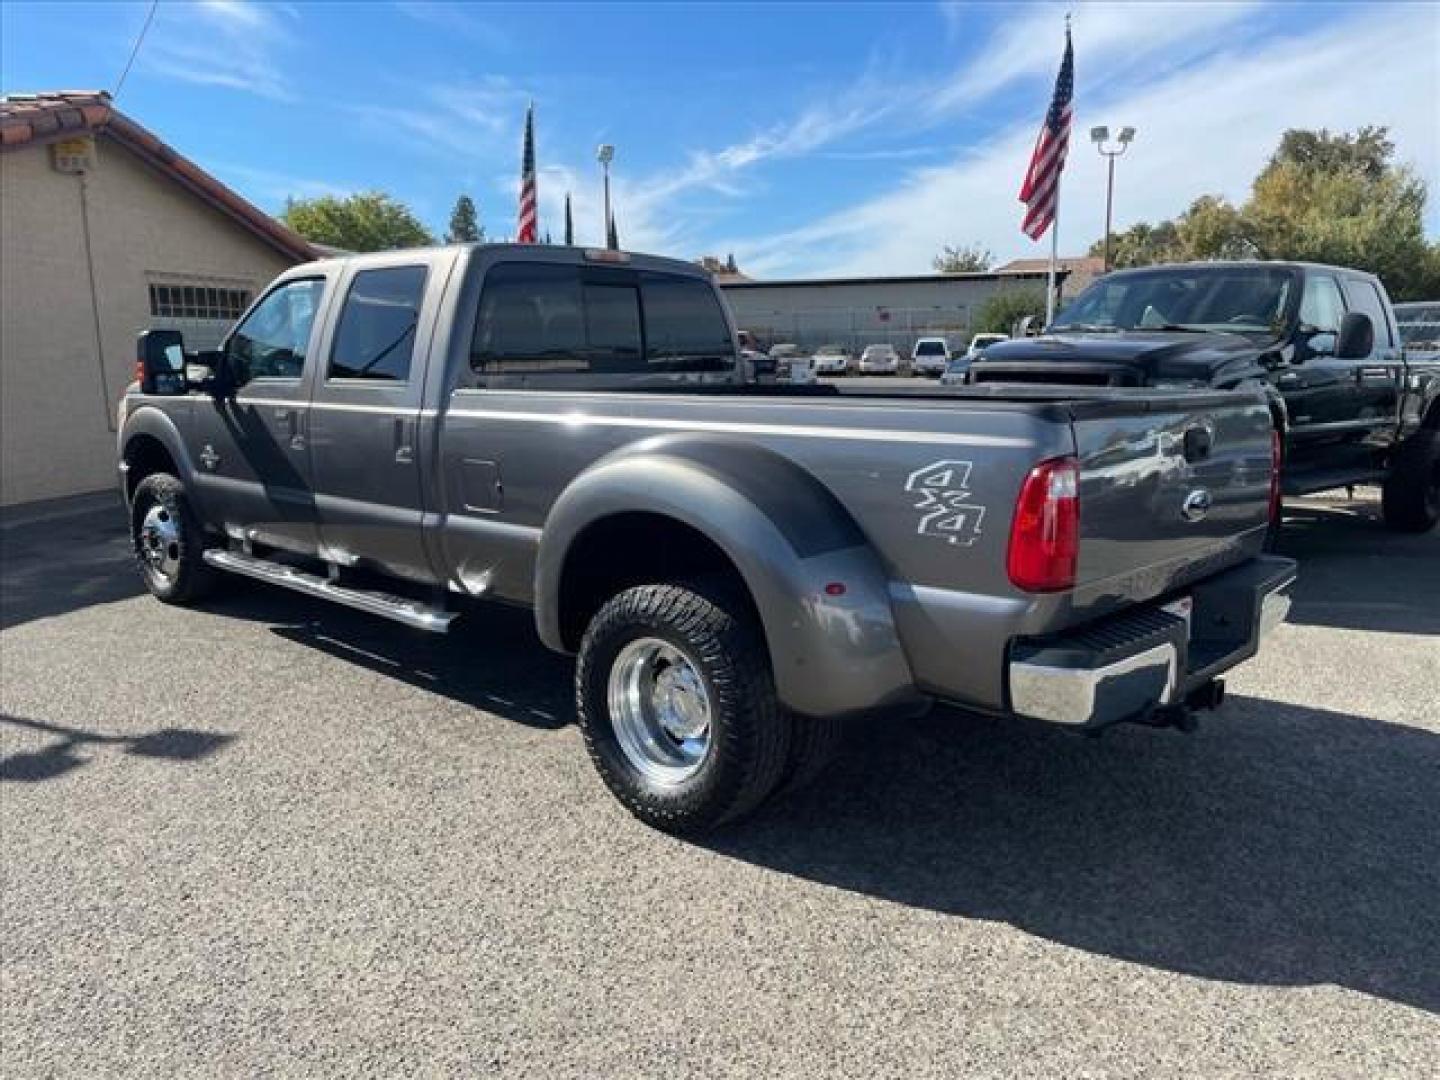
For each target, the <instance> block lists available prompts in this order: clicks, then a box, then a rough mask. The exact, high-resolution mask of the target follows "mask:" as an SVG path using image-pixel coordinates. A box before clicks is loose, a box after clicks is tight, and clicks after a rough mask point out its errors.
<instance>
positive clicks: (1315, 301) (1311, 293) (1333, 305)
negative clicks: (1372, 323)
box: [1300, 276, 1380, 334]
mask: <svg viewBox="0 0 1440 1080" xmlns="http://www.w3.org/2000/svg"><path fill="white" fill-rule="evenodd" d="M1344 317H1345V303H1344V301H1342V300H1341V299H1340V286H1338V285H1336V284H1335V279H1334V278H1332V277H1319V276H1317V277H1311V278H1309V279H1307V280H1306V282H1305V295H1304V296H1302V297H1301V298H1300V321H1301V322H1302V323H1304V324H1305V325H1306V326H1308V327H1311V328H1313V329H1315V330H1323V331H1325V332H1326V333H1330V334H1335V333H1338V332H1339V330H1340V320H1341V319H1343V318H1344ZM1375 331H1376V333H1379V331H1380V328H1379V327H1378V326H1377V327H1376V328H1375Z"/></svg>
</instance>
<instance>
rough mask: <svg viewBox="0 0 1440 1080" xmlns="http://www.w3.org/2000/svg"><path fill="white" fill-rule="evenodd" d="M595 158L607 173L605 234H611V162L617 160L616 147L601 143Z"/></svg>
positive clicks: (601, 168)
mask: <svg viewBox="0 0 1440 1080" xmlns="http://www.w3.org/2000/svg"><path fill="white" fill-rule="evenodd" d="M595 160H596V161H598V162H600V171H601V172H602V173H604V174H605V236H606V237H607V239H608V237H609V236H610V162H612V161H614V160H615V147H614V146H612V145H610V143H601V144H600V145H599V146H597V147H596V148H595Z"/></svg>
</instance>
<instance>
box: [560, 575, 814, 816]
mask: <svg viewBox="0 0 1440 1080" xmlns="http://www.w3.org/2000/svg"><path fill="white" fill-rule="evenodd" d="M575 705H576V712H577V713H578V714H579V719H580V730H581V733H582V734H583V735H584V737H585V747H586V749H587V750H589V752H590V759H591V760H592V761H593V762H594V763H595V767H596V769H597V770H598V772H599V773H600V778H601V779H602V780H604V781H605V784H606V786H607V787H609V788H610V790H611V791H612V792H613V793H614V794H615V796H616V797H617V798H619V799H620V801H621V802H622V803H624V804H625V806H626V807H627V808H628V809H629V810H630V812H631V813H632V814H634V815H635V816H636V817H638V818H639V819H640V820H641V821H644V822H646V823H647V824H649V825H653V826H655V827H656V828H659V829H664V830H666V831H667V832H675V833H695V832H701V831H704V830H706V829H710V828H713V827H715V826H717V825H720V824H722V823H724V822H728V821H735V820H737V819H738V818H741V817H744V816H745V815H746V814H748V813H750V812H751V811H752V810H754V809H755V807H757V806H758V805H759V804H760V803H761V801H763V800H764V799H765V797H766V796H768V795H769V794H770V793H771V792H772V791H774V790H775V786H776V784H777V783H778V782H779V780H780V778H781V776H782V775H783V773H784V771H785V768H786V764H787V761H788V755H789V752H790V746H791V737H790V736H791V723H790V717H789V714H788V713H786V712H785V710H784V709H782V708H780V706H779V703H778V701H777V699H776V696H775V683H774V677H773V675H772V674H771V669H770V657H769V653H768V650H767V649H766V647H765V639H764V637H763V635H762V634H761V632H760V627H759V623H758V619H757V618H756V616H755V613H754V610H753V608H752V607H751V606H750V605H749V604H748V603H747V602H746V598H745V597H744V595H743V594H742V593H739V591H738V590H737V589H735V588H732V587H727V583H724V582H721V581H715V580H701V581H696V582H675V583H668V582H667V583H656V584H652V585H636V586H633V587H631V588H628V589H625V590H623V591H621V592H619V593H617V594H616V595H614V596H612V597H611V598H610V599H609V600H607V601H606V602H605V603H604V604H602V605H601V606H600V609H599V610H598V611H597V612H596V613H595V615H594V616H593V617H592V618H591V619H590V622H589V625H588V627H587V628H586V630H585V635H584V637H583V639H582V640H581V642H580V650H579V655H578V657H577V662H576V665H575Z"/></svg>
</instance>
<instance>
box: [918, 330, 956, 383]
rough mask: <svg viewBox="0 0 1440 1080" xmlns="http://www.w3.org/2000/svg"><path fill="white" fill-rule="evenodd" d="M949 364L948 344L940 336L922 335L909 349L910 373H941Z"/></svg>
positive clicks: (943, 372)
mask: <svg viewBox="0 0 1440 1080" xmlns="http://www.w3.org/2000/svg"><path fill="white" fill-rule="evenodd" d="M949 366H950V346H949V345H947V344H946V343H945V339H944V338H942V337H922V338H920V339H918V340H917V341H916V342H915V347H914V348H913V349H911V350H910V374H912V375H943V374H945V369H946V368H947V367H949Z"/></svg>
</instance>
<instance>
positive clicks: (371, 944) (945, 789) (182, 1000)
mask: <svg viewBox="0 0 1440 1080" xmlns="http://www.w3.org/2000/svg"><path fill="white" fill-rule="evenodd" d="M1374 510H1375V507H1374V503H1373V501H1366V500H1359V501H1354V502H1344V501H1338V502H1324V501H1315V500H1310V501H1305V502H1301V503H1295V504H1292V505H1291V506H1290V507H1289V514H1288V516H1289V519H1290V520H1289V523H1288V525H1287V529H1286V534H1285V541H1284V542H1285V545H1286V546H1287V547H1288V548H1289V549H1290V551H1291V552H1292V553H1294V554H1295V555H1297V556H1298V557H1299V558H1300V560H1301V563H1302V577H1301V582H1300V585H1299V589H1298V597H1297V603H1296V605H1295V607H1294V609H1293V610H1292V613H1291V618H1290V622H1289V624H1288V625H1286V626H1284V627H1282V628H1281V629H1280V630H1279V631H1277V633H1276V635H1275V636H1274V637H1273V638H1272V639H1271V640H1270V641H1269V642H1268V643H1267V646H1266V648H1265V650H1264V652H1263V654H1262V656H1261V657H1260V658H1258V659H1257V660H1255V661H1253V662H1251V663H1250V664H1248V665H1246V666H1245V667H1244V668H1242V669H1240V670H1239V671H1238V672H1236V673H1235V674H1234V675H1233V677H1232V678H1231V679H1230V698H1229V701H1228V702H1227V705H1226V707H1225V709H1224V710H1223V711H1222V712H1221V713H1219V714H1217V715H1213V716H1207V717H1206V718H1204V719H1203V720H1202V723H1201V727H1200V730H1199V731H1198V732H1197V733H1195V734H1193V735H1181V734H1178V733H1174V732H1161V731H1150V730H1141V729H1126V730H1118V731H1114V732H1112V733H1110V734H1108V735H1107V736H1106V737H1104V738H1101V739H1095V740H1091V739H1085V738H1080V737H1077V736H1074V735H1072V734H1070V733H1067V732H1064V731H1058V730H1054V729H1051V728H1048V727H1046V726H1044V725H1041V724H1030V723H1024V722H1018V721H1008V722H1007V721H1000V720H992V719H985V718H980V717H976V716H972V715H968V714H965V713H961V712H959V711H956V710H951V709H942V710H937V711H936V712H934V713H933V714H932V715H930V716H929V717H927V718H925V719H924V720H920V721H909V722H896V721H889V722H871V723H867V724H863V725H859V726H857V728H856V730H854V731H853V732H852V734H851V740H850V744H849V746H848V747H847V750H846V752H845V754H844V756H843V757H842V759H841V760H840V761H839V763H838V764H837V765H836V767H835V768H834V769H833V770H832V771H831V772H830V773H829V774H827V776H826V777H825V778H824V779H823V780H822V781H821V783H820V784H819V786H818V787H816V788H815V789H814V790H812V791H809V792H807V793H804V794H802V795H799V796H797V797H794V798H792V799H790V800H789V801H787V802H783V803H780V804H776V805H774V806H773V807H771V808H770V809H768V810H767V811H766V812H765V813H764V814H763V815H762V816H761V817H759V818H758V819H756V820H753V821H751V822H749V823H746V824H744V825H741V826H738V827H735V828H732V829H730V830H729V831H727V832H724V833H721V834H718V835H716V836H714V837H713V838H710V839H707V840H706V841H704V842H687V841H682V840H677V839H673V838H670V837H666V836H663V835H660V834H657V833H654V832H651V831H648V830H646V829H645V828H643V827H641V826H640V825H639V824H638V823H636V822H634V821H633V820H632V819H631V818H629V817H628V816H627V815H626V814H625V813H624V812H623V811H622V810H621V809H620V807H619V806H618V805H617V804H616V803H615V802H614V800H612V799H611V798H610V797H609V795H608V794H607V793H606V792H605V791H604V789H603V788H602V786H601V784H600V783H599V781H598V780H597V779H596V777H595V776H594V775H593V773H592V771H591V768H590V765H589V763H588V761H587V760H586V758H585V755H584V752H583V748H582V746H581V742H580V739H579V736H578V734H577V732H576V731H575V729H574V727H573V726H572V725H571V724H570V723H569V720H570V715H571V709H572V705H571V688H570V681H569V680H570V675H571V670H570V664H569V663H568V661H566V660H565V659H563V658H560V657H556V656H553V655H551V654H549V653H547V652H545V651H544V650H543V649H542V648H541V647H540V645H539V643H538V642H537V640H536V638H535V635H534V631H533V629H532V627H531V624H530V620H529V617H528V616H527V615H525V614H524V613H520V612H514V611H507V610H498V609H493V610H492V609H477V610H476V611H474V612H473V613H472V614H470V615H467V617H466V618H465V619H462V620H460V622H458V623H457V624H456V629H455V631H454V632H453V633H452V634H451V635H450V636H448V637H445V638H435V637H427V636H423V635H420V634H418V633H416V632H410V631H407V630H405V629H403V628H400V627H396V626H393V625H392V624H389V623H385V622H381V621H378V620H375V619H371V618H367V617H365V616H363V615H360V614H357V613H351V612H349V611H346V610H343V609H338V608H333V607H328V606H325V605H324V604H322V603H321V602H319V601H312V600H309V599H306V598H303V597H299V596H296V595H292V594H289V593H286V592H283V591H279V590H276V589H272V588H266V587H263V586H259V585H254V586H251V585H247V584H242V583H238V582H237V583H236V585H235V587H234V588H232V589H230V590H228V591H227V592H226V593H225V594H224V595H223V596H221V597H219V598H216V599H214V600H212V601H209V602H207V603H206V604H205V606H204V607H202V608H199V609H192V610H180V609H175V608H168V607H165V606H163V605H161V604H159V603H157V602H155V601H153V600H151V599H150V598H148V597H146V596H143V595H141V594H140V587H139V583H138V579H137V578H136V577H135V576H134V573H133V571H132V569H131V568H130V566H129V560H128V555H127V551H126V543H125V540H124V537H123V535H122V533H121V531H120V529H119V521H118V515H117V514H116V512H115V511H113V510H106V511H102V512H99V513H92V514H88V515H81V516H78V517H77V516H71V517H66V518H60V519H50V520H40V521H32V522H29V523H28V524H20V525H16V526H13V527H9V528H6V529H5V530H4V531H3V536H0V541H3V545H4V546H3V556H4V569H3V575H0V583H3V590H4V591H3V600H4V630H3V631H0V710H3V716H0V869H3V904H0V1010H3V1011H0V1073H3V1075H4V1076H6V1077H16V1078H19V1077H25V1078H38V1077H50V1076H64V1077H87V1078H88V1077H107V1078H108V1077H128V1076H155V1077H167V1078H171V1077H268V1076H317V1077H319V1076H324V1077H347V1078H349V1077H394V1076H412V1075H414V1076H478V1075H507V1076H508V1075H514V1076H533V1077H546V1078H550V1077H586V1078H595V1077H631V1076H659V1075H663V1076H666V1077H686V1076H754V1077H777V1076H795V1077H828V1076H854V1077H866V1078H869V1077H887V1076H907V1077H912V1076H936V1077H941V1076H943V1077H955V1076H962V1075H977V1076H982V1075H983V1076H1016V1077H1021V1076H1023V1077H1035V1076H1066V1077H1074V1076H1146V1077H1154V1076H1180V1075H1184V1076H1197V1075H1205V1076H1213V1075H1226V1076H1236V1075H1260V1074H1265V1075H1277V1074H1278V1075H1286V1076H1299V1075H1307V1076H1334V1077H1357V1076H1367V1077H1368V1076H1373V1077H1407V1076H1415V1077H1420V1076H1434V1075H1435V1071H1434V1070H1435V1067H1436V1061H1437V1060H1440V822H1437V810H1440V535H1434V534H1432V535H1429V536H1424V537H1397V536H1394V535H1391V534H1389V533H1387V532H1386V531H1385V530H1384V529H1383V528H1381V526H1380V525H1379V524H1378V522H1377V521H1376V520H1375V515H1374Z"/></svg>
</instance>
